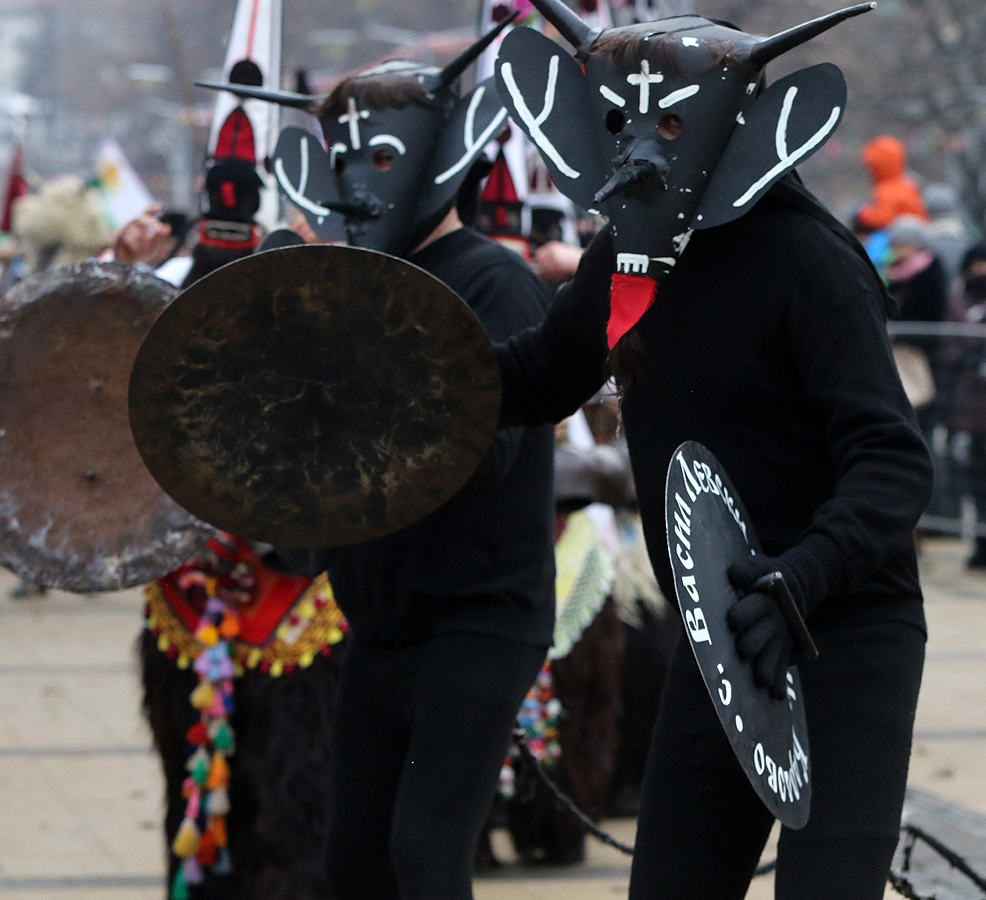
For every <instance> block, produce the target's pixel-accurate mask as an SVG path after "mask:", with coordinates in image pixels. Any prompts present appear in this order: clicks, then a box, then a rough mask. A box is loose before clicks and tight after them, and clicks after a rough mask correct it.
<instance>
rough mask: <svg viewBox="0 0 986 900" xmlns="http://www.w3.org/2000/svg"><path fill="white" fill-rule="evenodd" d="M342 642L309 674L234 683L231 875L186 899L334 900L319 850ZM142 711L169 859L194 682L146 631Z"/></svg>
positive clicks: (171, 863) (179, 810)
mask: <svg viewBox="0 0 986 900" xmlns="http://www.w3.org/2000/svg"><path fill="white" fill-rule="evenodd" d="M345 646H346V642H345V641H343V642H342V643H340V644H337V645H336V646H334V647H333V648H332V655H331V656H329V657H324V656H317V657H316V658H315V660H314V662H313V663H312V664H311V666H309V667H308V668H307V669H298V670H295V671H294V672H292V673H291V674H290V675H283V676H281V677H280V678H272V677H270V676H269V675H264V674H262V673H261V672H259V671H255V670H249V671H247V672H246V673H245V674H244V675H243V676H242V677H240V678H238V679H237V680H236V687H235V693H234V701H235V704H236V707H235V710H234V712H233V715H232V717H231V724H232V727H233V731H234V734H235V738H236V752H235V753H234V754H233V756H232V757H231V758H230V768H231V769H232V778H231V781H230V785H229V799H230V813H229V816H228V817H227V822H226V824H227V830H228V833H229V849H230V855H231V857H232V862H233V874H232V875H228V876H218V875H214V874H208V873H207V874H206V876H205V880H204V882H203V883H202V884H201V885H199V886H197V887H194V888H193V889H192V897H193V900H331V896H332V895H331V892H330V890H329V886H328V883H327V881H326V876H325V862H324V850H325V840H326V830H327V821H328V809H329V802H330V796H329V759H330V740H331V736H332V719H333V711H334V698H335V693H336V687H337V685H338V681H339V670H340V666H341V663H342V658H343V654H344V653H345ZM138 653H139V657H140V665H141V675H142V681H143V688H144V698H143V711H144V715H145V717H146V719H147V721H148V724H149V725H150V727H151V733H152V734H153V737H154V746H155V748H156V749H157V752H158V755H159V756H160V758H161V766H162V769H163V771H164V779H165V821H164V838H165V852H166V853H167V856H168V883H169V884H170V883H171V880H172V879H173V878H174V875H175V871H176V868H177V860H176V858H175V856H174V854H173V853H171V850H170V848H171V842H172V841H173V840H174V837H175V834H176V833H177V831H178V826H179V824H180V823H181V819H182V816H183V814H184V811H185V804H186V801H185V799H184V798H183V797H182V795H181V785H182V782H183V781H184V779H185V777H186V776H187V774H188V773H187V772H186V771H185V761H186V760H187V759H188V755H189V751H190V748H189V746H188V745H187V744H186V742H185V733H186V731H187V730H188V729H189V728H190V727H191V726H192V725H193V724H194V723H195V722H196V721H197V718H198V714H197V712H196V711H195V710H194V709H193V708H192V705H191V703H190V702H189V695H190V694H191V692H192V690H193V689H194V688H195V685H196V684H197V683H198V676H197V675H196V674H195V673H194V672H193V671H191V670H190V669H186V670H181V669H179V668H178V667H177V666H176V665H175V664H174V662H173V661H172V660H170V659H168V657H167V656H166V655H165V654H163V653H161V652H160V651H159V650H158V648H157V645H156V640H155V638H154V636H153V634H151V632H149V631H145V632H144V633H143V634H142V636H141V638H140V641H139V647H138Z"/></svg>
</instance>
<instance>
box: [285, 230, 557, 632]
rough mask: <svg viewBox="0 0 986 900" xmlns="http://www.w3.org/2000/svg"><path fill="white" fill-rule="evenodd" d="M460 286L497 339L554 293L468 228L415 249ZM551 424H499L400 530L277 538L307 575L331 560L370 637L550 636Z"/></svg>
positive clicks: (349, 608) (342, 596)
mask: <svg viewBox="0 0 986 900" xmlns="http://www.w3.org/2000/svg"><path fill="white" fill-rule="evenodd" d="M409 261H410V262H413V263H414V264H415V265H417V266H420V267H421V268H423V269H425V270H427V271H428V272H430V273H431V274H432V275H434V276H435V277H436V278H439V279H441V280H442V281H444V282H445V284H447V285H448V286H449V287H450V288H452V289H453V290H454V291H455V292H456V293H457V294H458V295H459V296H460V297H461V298H462V299H463V300H465V301H466V303H467V304H468V305H469V306H470V308H471V309H472V310H473V312H474V313H476V315H477V317H478V318H479V320H480V321H481V322H482V323H483V325H484V326H485V328H486V330H487V332H488V333H489V334H490V337H491V338H492V339H494V340H500V341H503V340H506V339H507V338H508V337H510V335H512V334H516V333H518V332H520V331H522V330H523V329H525V328H527V327H528V326H531V325H534V324H536V323H538V322H540V321H541V319H542V318H543V317H544V313H545V310H546V307H547V300H548V292H547V290H546V289H545V287H544V286H543V284H542V283H541V282H540V281H539V280H538V279H537V277H536V276H535V275H534V273H533V272H532V271H531V269H530V267H529V266H528V265H527V264H526V263H524V262H523V261H522V260H521V258H520V257H519V256H517V255H516V254H515V253H514V252H513V251H511V250H507V249H505V248H504V247H501V246H500V245H499V244H495V243H494V242H493V241H490V240H488V239H487V238H484V237H482V236H481V235H479V234H478V233H476V232H474V231H470V230H469V229H465V228H463V229H460V230H458V231H455V232H453V233H451V234H449V235H446V236H445V237H442V238H439V239H438V240H437V241H435V242H433V243H431V244H429V245H428V246H427V247H425V248H424V249H423V250H421V251H420V252H418V253H416V254H414V255H413V256H411V257H409ZM553 463H554V430H553V429H552V428H551V427H550V426H542V427H539V428H523V427H515V428H507V429H501V430H500V431H498V432H497V434H496V437H495V438H494V442H493V446H492V447H491V449H490V451H489V453H487V455H486V457H485V459H484V460H483V462H482V463H481V464H480V467H479V469H478V471H477V472H476V473H475V474H474V475H473V476H472V478H470V480H469V481H468V482H466V484H465V485H464V486H463V488H462V489H461V490H460V491H459V492H458V493H457V494H456V495H455V496H454V497H452V499H451V500H449V501H448V502H447V503H446V504H445V505H444V506H442V507H441V508H439V509H437V510H436V511H435V512H433V513H431V514H430V515H428V516H426V517H425V518H424V519H421V520H420V521H418V522H416V523H415V524H413V525H411V526H409V527H407V528H403V529H401V530H400V531H398V532H395V533H394V534H391V535H387V536H386V537H382V538H379V539H377V540H373V541H367V542H365V543H362V544H356V545H353V546H350V547H343V548H341V549H336V550H324V551H315V552H312V551H292V550H286V549H279V550H278V551H277V553H278V556H279V558H280V560H279V562H280V564H281V565H283V566H285V567H286V568H288V569H290V570H292V571H296V572H301V573H305V574H317V573H318V572H321V571H323V570H324V569H327V570H328V574H329V580H330V581H331V583H332V588H333V590H334V592H335V595H336V599H337V601H338V603H339V606H340V608H341V609H342V611H343V612H344V613H345V614H346V618H347V619H348V621H349V624H350V625H351V626H352V628H353V632H354V634H355V635H356V636H357V637H358V638H360V639H364V640H386V641H396V642H405V641H416V640H421V639H424V638H427V637H429V636H432V635H435V634H439V633H447V632H469V633H476V634H488V635H493V636H496V637H504V638H508V639H511V640H517V641H521V642H524V643H528V644H535V645H543V646H548V645H550V644H551V640H552V631H553V627H554V614H555V604H554V596H555V595H554V550H553V542H554V493H553V489H552V470H553Z"/></svg>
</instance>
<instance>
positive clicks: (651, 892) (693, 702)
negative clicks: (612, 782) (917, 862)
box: [630, 623, 925, 900]
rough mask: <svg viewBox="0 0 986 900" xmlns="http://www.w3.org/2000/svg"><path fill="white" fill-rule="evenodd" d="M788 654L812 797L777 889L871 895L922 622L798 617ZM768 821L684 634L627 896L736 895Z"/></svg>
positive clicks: (826, 897)
mask: <svg viewBox="0 0 986 900" xmlns="http://www.w3.org/2000/svg"><path fill="white" fill-rule="evenodd" d="M812 632H813V635H814V637H815V642H816V644H817V645H818V650H819V656H818V659H817V660H815V662H813V663H810V664H808V665H803V666H801V667H800V672H801V686H802V693H803V695H804V699H805V712H806V714H807V719H808V739H809V743H810V750H809V752H810V755H811V766H812V768H811V772H812V778H813V784H812V809H811V816H810V818H809V820H808V824H807V825H806V826H805V827H804V828H803V829H801V830H799V831H792V830H790V829H787V828H784V829H782V831H781V837H780V844H779V847H778V862H777V875H776V887H775V897H776V898H777V900H834V898H838V900H880V898H882V897H883V895H884V885H885V883H886V878H887V872H888V870H889V867H890V861H891V859H892V857H893V853H894V850H895V848H896V846H897V841H898V837H899V827H900V814H901V808H902V806H903V802H904V789H905V787H906V781H907V767H908V762H909V759H910V749H911V735H912V732H913V728H914V710H915V707H916V705H917V697H918V689H919V687H920V683H921V672H922V669H923V666H924V641H925V639H924V635H923V634H922V633H921V632H920V631H919V630H918V629H916V628H914V627H913V626H910V625H905V624H899V623H881V624H875V625H873V624H870V625H856V626H848V625H842V626H841V627H837V626H835V625H831V624H830V625H828V626H826V627H824V628H822V629H814V628H813V629H812ZM772 825H773V817H772V816H771V815H770V813H769V812H767V809H766V807H764V806H763V804H762V803H761V802H760V800H759V799H758V798H757V796H756V794H754V792H753V789H752V788H751V787H750V785H749V782H748V781H747V779H746V776H745V775H744V774H743V770H742V769H741V768H740V765H739V763H738V762H737V761H736V758H735V757H734V756H733V753H732V750H731V749H730V747H729V743H728V741H727V740H726V736H725V733H724V732H723V729H722V727H721V725H720V724H719V720H718V718H717V717H716V714H715V710H714V708H713V706H712V702H711V700H710V699H709V697H708V695H707V693H706V690H705V686H704V684H703V682H702V677H701V674H700V673H699V671H698V668H697V666H696V665H695V661H694V657H693V655H692V650H691V647H690V646H689V644H688V641H687V640H686V639H682V640H681V641H680V642H679V645H678V648H677V650H676V653H675V657H674V661H673V663H672V666H671V673H670V675H669V679H668V682H667V684H666V687H665V692H664V699H663V701H662V706H661V714H660V717H659V719H658V723H657V726H656V729H655V732H654V743H653V745H652V747H651V753H650V757H649V759H648V764H647V771H646V774H645V777H644V787H643V796H642V798H641V810H640V817H639V820H638V828H637V843H636V848H635V852H634V857H633V870H632V874H631V878H630V900H742V898H743V897H744V896H745V895H746V892H747V888H748V887H749V884H750V880H751V878H752V876H753V872H754V869H755V868H756V866H757V862H758V860H759V857H760V854H761V851H762V850H763V847H764V844H765V843H766V840H767V837H768V835H769V833H770V829H771V826H772Z"/></svg>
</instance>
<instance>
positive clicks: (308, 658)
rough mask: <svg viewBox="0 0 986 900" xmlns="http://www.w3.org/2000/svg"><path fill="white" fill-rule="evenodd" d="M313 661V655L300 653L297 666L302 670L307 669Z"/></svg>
mask: <svg viewBox="0 0 986 900" xmlns="http://www.w3.org/2000/svg"><path fill="white" fill-rule="evenodd" d="M314 660H315V654H314V653H302V654H301V657H300V658H299V659H298V665H299V666H301V668H303V669H307V668H308V667H309V666H310V665H311V664H312V663H313V662H314Z"/></svg>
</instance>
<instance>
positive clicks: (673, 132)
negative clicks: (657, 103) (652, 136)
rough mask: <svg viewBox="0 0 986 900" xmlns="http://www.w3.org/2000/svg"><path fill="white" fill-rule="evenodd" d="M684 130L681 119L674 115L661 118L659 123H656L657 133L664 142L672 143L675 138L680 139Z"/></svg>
mask: <svg viewBox="0 0 986 900" xmlns="http://www.w3.org/2000/svg"><path fill="white" fill-rule="evenodd" d="M684 128H685V126H684V124H682V121H681V118H680V117H679V116H676V115H675V114H674V113H668V114H667V115H665V116H661V121H660V122H658V123H657V133H658V134H659V135H660V136H661V137H662V138H664V140H666V141H673V140H675V138H678V137H681V132H682V131H684Z"/></svg>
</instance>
